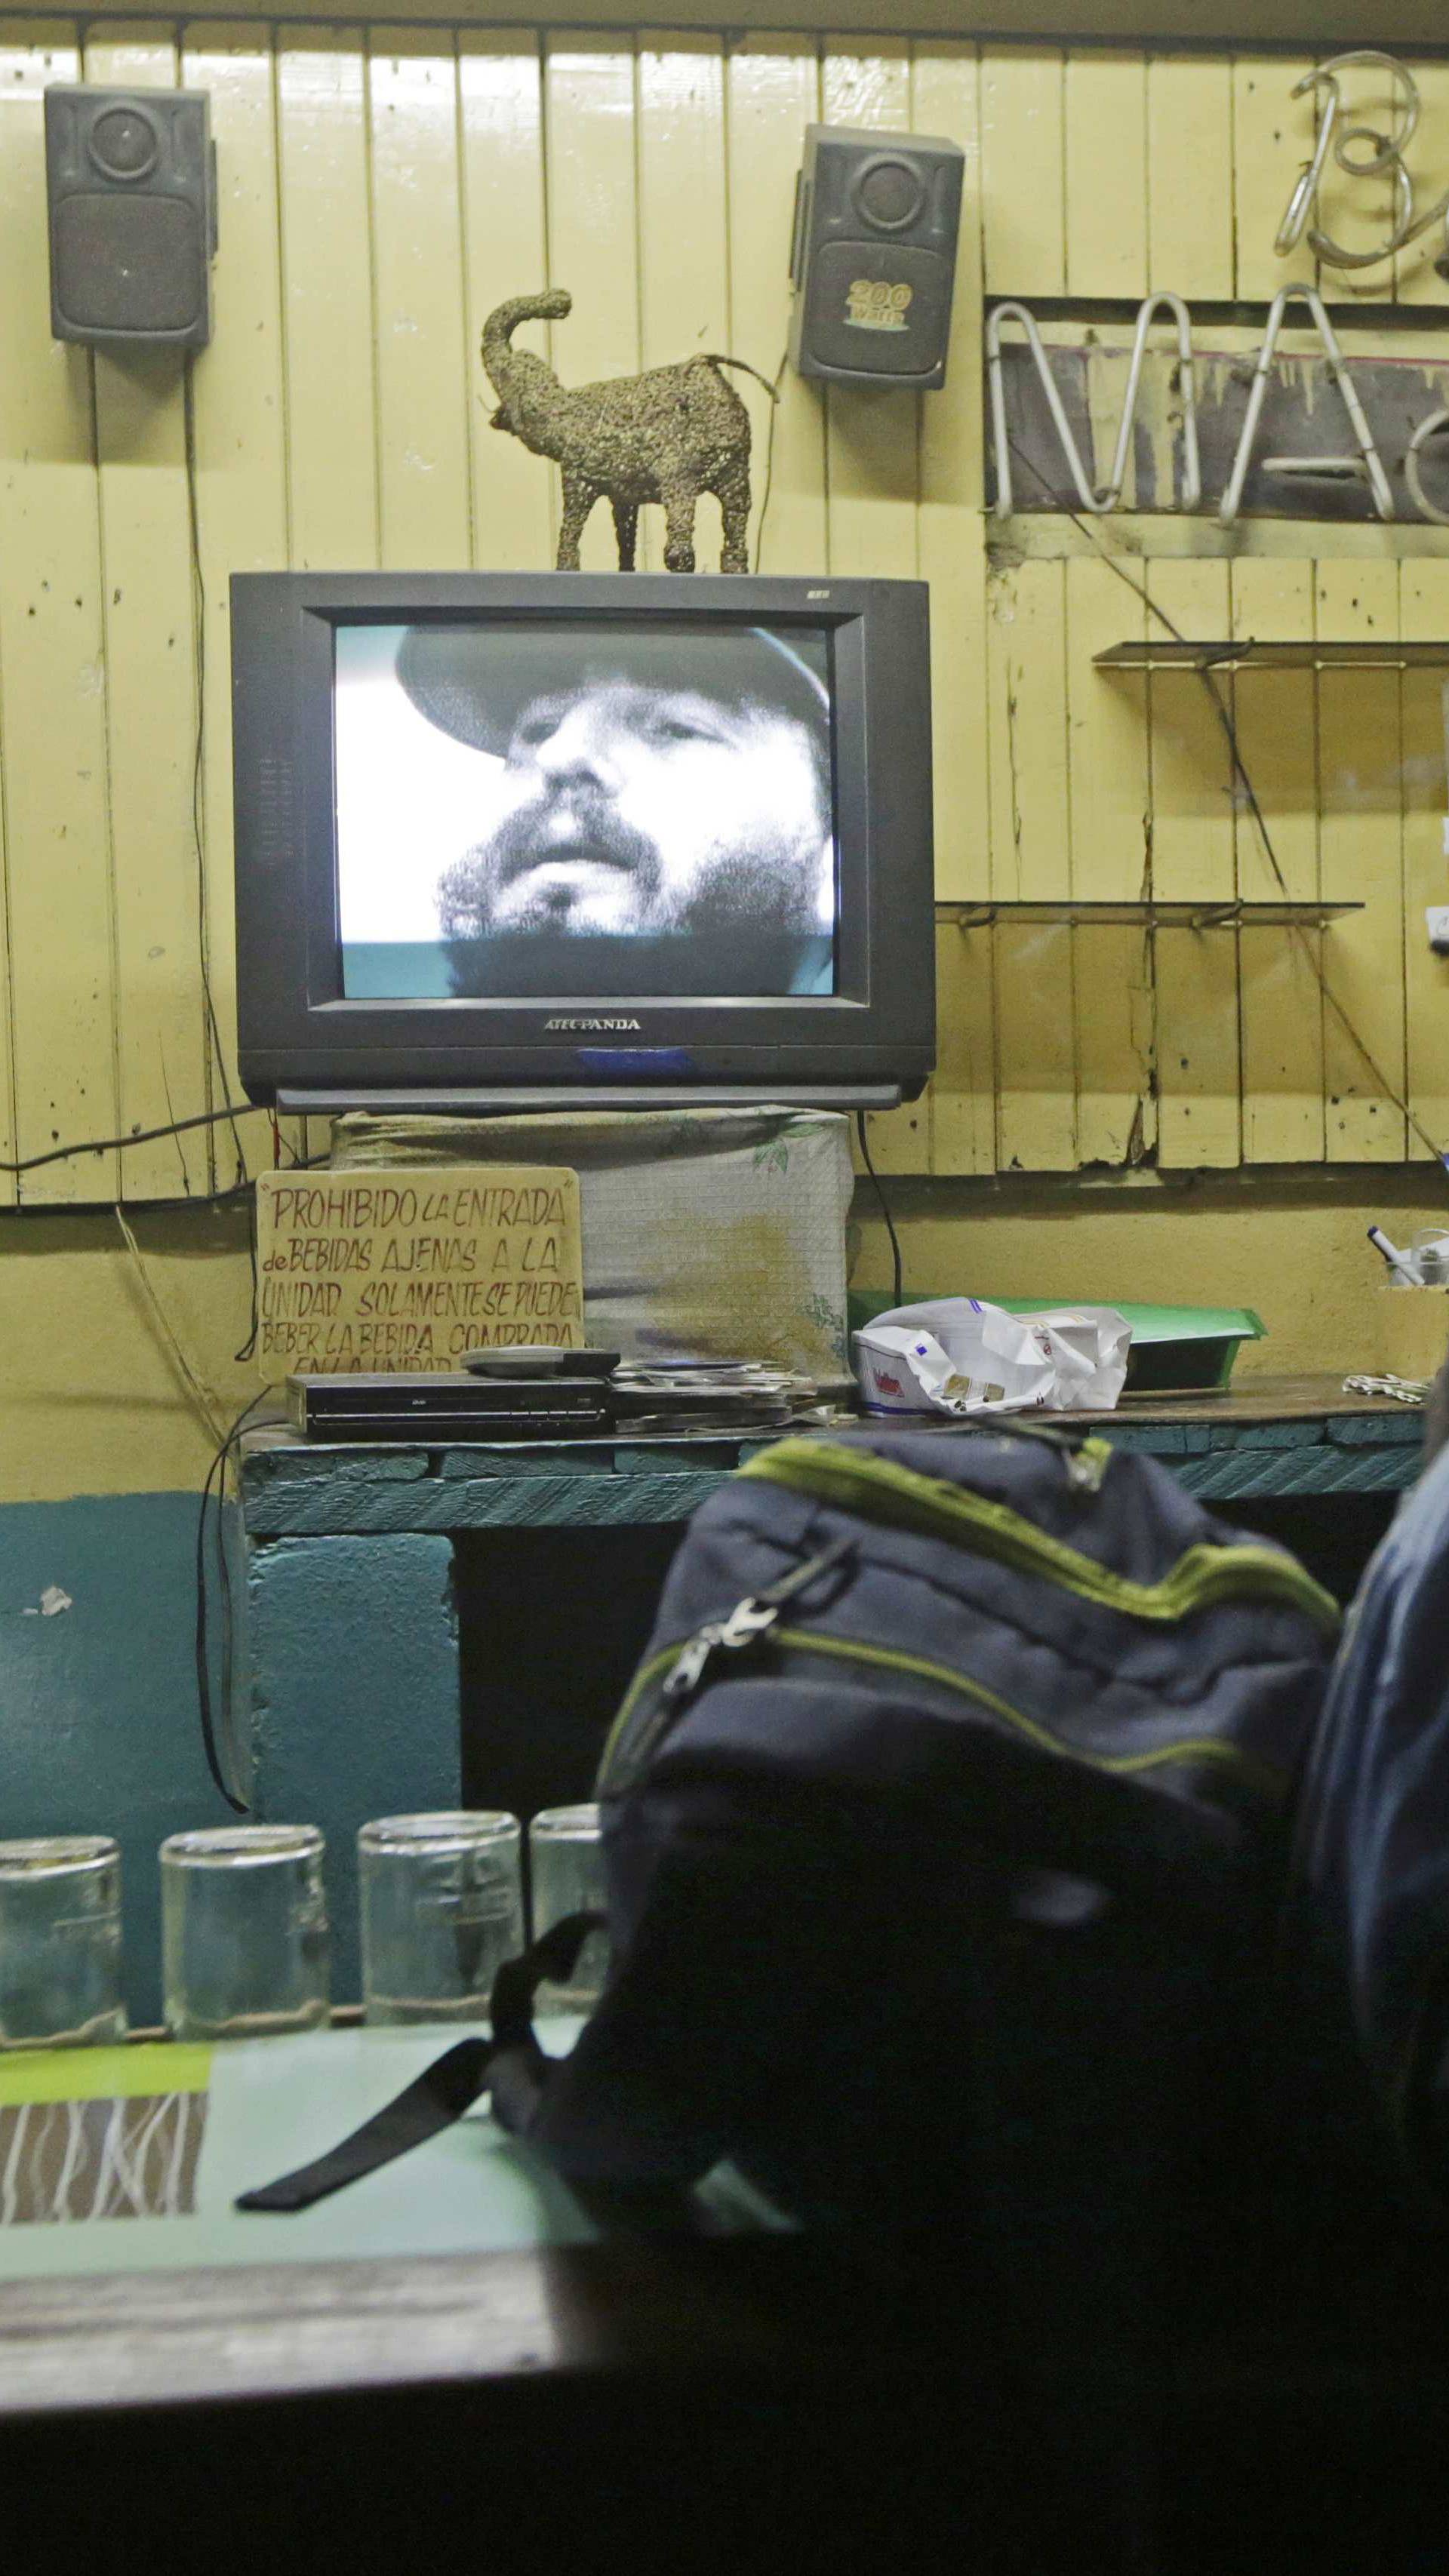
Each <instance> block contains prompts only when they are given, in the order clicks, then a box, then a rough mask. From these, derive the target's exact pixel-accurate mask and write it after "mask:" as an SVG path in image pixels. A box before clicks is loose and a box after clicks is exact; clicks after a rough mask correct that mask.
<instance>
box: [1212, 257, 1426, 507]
mask: <svg viewBox="0 0 1449 2576" xmlns="http://www.w3.org/2000/svg"><path fill="white" fill-rule="evenodd" d="M1293 303H1302V304H1306V305H1307V307H1308V310H1309V313H1310V315H1311V317H1312V320H1313V326H1314V329H1315V330H1316V331H1317V333H1318V337H1319V339H1320V341H1321V342H1322V344H1323V353H1324V356H1325V358H1326V359H1327V361H1328V372H1329V374H1330V375H1331V376H1332V378H1333V381H1334V384H1335V385H1336V386H1337V388H1338V391H1339V393H1340V394H1341V396H1342V398H1343V407H1344V409H1345V411H1346V412H1347V413H1348V417H1349V425H1350V427H1351V428H1352V430H1353V434H1354V438H1355V440H1356V442H1357V445H1358V452H1359V454H1360V456H1361V457H1362V458H1363V461H1364V466H1365V469H1366V471H1367V474H1368V479H1369V489H1370V490H1371V492H1372V493H1373V496H1374V508H1375V510H1376V511H1377V512H1378V515H1379V517H1380V518H1381V519H1392V517H1393V515H1394V496H1393V493H1392V492H1391V490H1390V489H1389V478H1388V476H1387V474H1386V473H1385V472H1384V468H1383V460H1382V458H1381V457H1380V455H1379V451H1378V449H1377V447H1376V446H1375V444H1374V434H1373V431H1372V430H1371V429H1370V427H1369V425H1368V420H1367V418H1366V416H1365V413H1364V407H1363V404H1362V403H1361V402H1360V401H1359V398H1358V387H1357V386H1356V385H1355V383H1354V381H1353V377H1352V375H1351V374H1350V372H1349V365H1348V360H1347V359H1346V358H1345V356H1344V354H1343V351H1342V349H1341V348H1340V347H1339V344H1338V337H1337V334H1336V333H1335V331H1334V328H1333V324H1332V323H1331V322H1330V321H1329V318H1328V315H1327V313H1326V312H1325V311H1324V307H1323V298H1322V297H1321V295H1319V293H1318V292H1317V289H1316V288H1314V287H1312V286H1280V287H1279V289H1278V292H1277V294H1276V295H1275V296H1274V298H1273V301H1272V303H1271V304H1270V305H1269V307H1268V326H1267V329H1266V330H1265V332H1264V334H1263V345H1262V348H1261V349H1260V350H1259V352H1258V363H1257V365H1256V367H1255V368H1254V369H1253V382H1252V386H1251V389H1250V391H1249V394H1248V408H1247V410H1246V411H1245V413H1244V414H1243V426H1242V431H1241V433H1240V435H1239V438H1238V451H1237V454H1236V456H1235V457H1234V458H1233V470H1232V474H1231V476H1230V478H1229V481H1228V487H1227V490H1226V491H1225V492H1224V494H1223V498H1222V506H1221V508H1220V509H1219V511H1218V521H1219V525H1220V526H1222V527H1224V528H1230V527H1231V526H1232V525H1233V523H1234V521H1235V520H1236V518H1237V515H1238V511H1239V509H1240V508H1241V506H1242V499H1243V486H1244V484H1245V483H1246V481H1247V479H1248V467H1249V465H1250V464H1251V462H1252V455H1253V442H1254V440H1255V438H1256V437H1257V435H1258V422H1259V420H1260V419H1261V417H1262V412H1263V398H1264V395H1265V394H1266V392H1267V390H1268V369H1269V368H1270V367H1271V365H1272V363H1273V352H1274V350H1275V349H1276V347H1277V345H1278V334H1279V332H1280V331H1281V329H1282V327H1283V316H1284V313H1285V311H1286V310H1287V307H1288V306H1289V305H1290V304H1293ZM1288 461H1289V462H1290V463H1291V461H1292V460H1291V459H1290V460H1288ZM1314 461H1315V462H1316V461H1317V460H1314Z"/></svg>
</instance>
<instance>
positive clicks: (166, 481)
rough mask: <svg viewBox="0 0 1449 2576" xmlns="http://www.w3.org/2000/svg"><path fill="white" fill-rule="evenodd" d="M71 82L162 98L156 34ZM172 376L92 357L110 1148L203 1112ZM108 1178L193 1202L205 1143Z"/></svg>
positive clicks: (125, 29) (180, 398)
mask: <svg viewBox="0 0 1449 2576" xmlns="http://www.w3.org/2000/svg"><path fill="white" fill-rule="evenodd" d="M82 77H83V78H84V79H85V80H87V81H91V82H94V83H95V84H96V85H97V86H100V87H105V88H119V89H174V87H175V85H176V45H175V40H174V36H173V33H172V30H171V29H170V28H168V27H162V28H158V27H155V26H147V25H135V26H126V25H124V24H121V23H119V22H112V23H110V24H109V25H107V26H105V27H104V28H103V29H102V30H101V31H100V32H99V33H97V34H94V35H92V37H91V38H90V40H89V42H88V43H87V46H86V52H85V62H84V69H83V73H82ZM185 364H186V362H185V359H184V358H183V357H182V356H181V354H180V352H179V351H176V350H147V349H140V350H133V351H132V352H131V353H130V354H129V355H128V356H127V357H126V358H125V359H123V360H118V359H115V358H112V357H109V356H108V355H107V354H106V352H105V351H104V350H99V349H98V350H97V351H96V353H95V396H96V463H97V468H98V472H99V487H100V521H101V561H102V571H103V581H102V622H103V628H104V635H105V668H106V727H107V739H108V750H109V758H108V766H107V795H108V800H109V807H110V836H111V863H112V869H113V874H114V896H113V901H114V907H115V957H116V1051H117V1078H118V1086H119V1117H118V1120H117V1125H116V1133H117V1134H118V1135H124V1134H126V1133H127V1131H128V1130H130V1129H148V1128H152V1127H161V1126H164V1125H166V1124H167V1122H168V1121H169V1120H171V1119H173V1118H185V1117H189V1116H194V1115H195V1113H196V1112H197V1111H198V1110H199V1109H202V1108H204V1107H205V1106H206V1098H207V1093H206V1025H205V1018H204V1014H203V1010H202V1000H201V984H200V965H199V955H200V949H199V943H200V937H201V913H200V904H201V886H200V876H199V871H198V865H197V851H196V840H195V833H194V827H193V820H192V784H193V780H192V769H193V759H194V753H195V744H196V685H195V632H194V628H195V617H194V596H193V581H192V568H191V529H190V510H189V506H188V502H187V492H186V410H185ZM120 1165H121V1168H120V1182H121V1191H122V1194H123V1196H125V1197H127V1198H138V1199H141V1198H151V1199H155V1198H170V1197H174V1196H177V1195H181V1196H186V1195H189V1194H190V1193H191V1192H192V1191H193V1190H204V1189H205V1188H206V1186H207V1182H208V1178H209V1175H210V1170H211V1144H210V1139H209V1137H208V1135H207V1132H206V1130H205V1129H204V1128H197V1129H194V1130H193V1131H192V1132H191V1133H190V1134H189V1135H185V1136H175V1137H168V1138H158V1139H157V1141H156V1142H155V1143H154V1144H150V1145H136V1146H132V1147H131V1148H129V1150H128V1151H127V1152H126V1153H125V1154H124V1155H122V1157H121V1158H120Z"/></svg>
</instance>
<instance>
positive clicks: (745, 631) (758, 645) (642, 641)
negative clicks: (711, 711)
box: [397, 624, 830, 756]
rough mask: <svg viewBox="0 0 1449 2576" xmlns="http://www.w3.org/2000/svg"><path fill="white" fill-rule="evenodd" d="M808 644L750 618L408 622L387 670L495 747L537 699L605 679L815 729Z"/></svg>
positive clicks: (821, 697) (819, 706)
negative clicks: (613, 624) (562, 623)
mask: <svg viewBox="0 0 1449 2576" xmlns="http://www.w3.org/2000/svg"><path fill="white" fill-rule="evenodd" d="M812 648H813V652H814V654H815V655H816V656H819V655H821V653H822V646H821V645H820V643H818V642H817V641H816V639H815V638H813V637H812V638H811V639H810V640H809V642H808V643H807V642H806V641H805V639H804V638H801V639H799V640H798V641H797V640H795V639H791V638H787V637H784V636H777V635H772V634H769V633H767V632H766V630H765V629H764V628H763V627H759V626H736V627H730V628H723V629H722V628H718V627H716V628H699V629H695V630H694V631H692V632H687V631H683V630H681V629H680V628H678V627H675V628H672V629H670V630H667V631H664V632H654V633H651V632H650V631H649V630H647V629H641V628H639V627H637V626H636V627H632V628H630V629H629V630H627V631H626V632H622V633H621V634H620V635H619V636H618V637H617V638H616V639H613V638H609V637H607V636H602V635H599V634H598V633H597V632H595V633H591V634H589V635H587V636H581V635H580V634H579V633H578V632H577V631H576V630H572V631H571V630H570V629H569V628H568V627H510V626H508V625H506V624H500V625H497V626H460V625H437V626H410V627H409V628H408V629H407V632H406V634H405V635H404V637H403V640H402V644H401V647H400V649H399V652H398V660H397V675H398V678H399V680H400V681H401V683H402V685H403V688H404V689H405V690H406V692H407V695H408V696H409V697H410V698H411V700H412V702H413V705H414V706H415V707H416V708H417V709H418V711H419V713H420V714H422V715H425V716H426V717H427V719H428V721H429V723H430V724H435V725H437V726H439V727H440V729H441V730H442V731H443V732H444V733H448V734H452V735H453V736H454V737H455V739H456V740H457V741H459V742H466V743H471V745H472V746H473V748H474V750H475V751H489V752H493V753H496V754H498V755H499V756H501V755H502V754H503V753H505V752H506V751H507V749H508V746H509V743H510V742H511V741H512V738H513V732H514V727H515V726H516V724H517V722H518V720H519V717H520V716H521V715H522V714H523V712H524V710H525V709H526V708H527V707H530V706H532V705H533V704H534V702H535V701H536V700H537V699H539V698H554V697H573V696H576V695H577V694H578V693H579V692H580V691H581V690H584V689H587V688H592V687H600V686H605V685H607V684H608V683H610V682H613V681H624V682H627V683H629V684H630V685H632V686H633V687H635V688H642V689H660V690H668V691H670V692H671V693H672V692H675V691H678V690H681V689H689V690H693V691H696V692H697V693H698V695H699V696H701V697H705V698H713V699H715V700H717V701H718V702H719V703H721V704H723V705H727V706H743V705H746V704H752V705H756V706H761V707H764V708H766V709H768V710H769V711H771V712H773V713H775V714H779V715H783V716H788V717H792V718H793V719H794V720H795V721H796V722H797V723H800V724H803V725H805V726H807V727H808V728H809V730H810V732H811V733H812V734H813V735H815V736H817V737H821V736H823V735H824V733H825V729H826V726H827V722H828V718H829V712H830V701H829V698H828V696H827V694H826V688H825V683H824V680H823V678H822V677H820V676H819V674H818V673H817V672H816V671H814V670H813V669H812V668H811V664H810V661H809V660H808V659H807V658H806V656H807V654H808V653H810V652H811V651H812Z"/></svg>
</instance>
